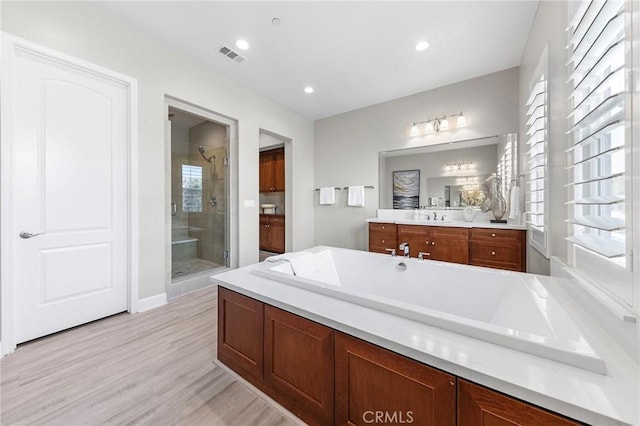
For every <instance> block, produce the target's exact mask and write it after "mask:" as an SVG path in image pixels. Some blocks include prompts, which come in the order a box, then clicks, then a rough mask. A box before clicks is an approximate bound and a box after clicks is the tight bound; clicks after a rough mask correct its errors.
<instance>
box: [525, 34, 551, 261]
mask: <svg viewBox="0 0 640 426" xmlns="http://www.w3.org/2000/svg"><path fill="white" fill-rule="evenodd" d="M547 74H548V47H545V48H544V50H543V52H542V55H541V57H540V60H539V61H538V65H537V67H536V70H535V72H534V73H533V80H532V83H531V84H530V87H531V88H530V90H529V97H528V98H527V103H526V105H525V106H526V115H525V119H526V123H525V124H526V132H525V138H526V139H525V140H526V144H527V148H526V149H527V152H526V153H525V155H526V161H527V166H528V167H527V177H526V183H525V185H526V186H525V189H526V194H527V198H526V214H527V225H528V228H529V245H531V247H533V248H535V249H536V250H538V251H539V252H540V253H542V254H543V255H544V256H545V257H549V254H548V244H547V241H548V228H549V227H548V223H547V221H548V217H549V215H548V208H549V206H548V199H549V196H548V193H549V189H548V181H547V177H548V171H547V170H548V166H547V163H548V162H547V158H548V152H549V149H548V146H547V144H548V140H549V138H548V135H549V125H548V123H549V106H548V105H549V104H548V99H549V97H548V91H547Z"/></svg>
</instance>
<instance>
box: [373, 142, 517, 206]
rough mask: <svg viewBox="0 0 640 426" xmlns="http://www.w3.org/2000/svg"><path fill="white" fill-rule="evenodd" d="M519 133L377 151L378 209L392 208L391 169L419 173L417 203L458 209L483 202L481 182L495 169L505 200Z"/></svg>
mask: <svg viewBox="0 0 640 426" xmlns="http://www.w3.org/2000/svg"><path fill="white" fill-rule="evenodd" d="M517 140H518V138H517V133H508V134H505V135H500V136H492V137H486V138H478V139H471V140H465V141H458V142H449V143H444V144H437V145H429V146H422V147H415V148H407V149H399V150H393V151H384V152H380V153H379V154H378V161H379V183H380V186H379V188H380V194H379V195H380V208H381V209H392V208H394V206H393V172H394V171H398V170H419V171H420V180H421V181H420V185H419V187H420V196H419V205H420V206H429V207H434V208H451V209H462V208H464V207H465V206H472V207H479V206H480V205H481V204H482V202H483V201H484V192H483V191H482V184H483V183H484V181H485V180H486V179H487V178H488V177H489V176H491V174H492V173H497V174H498V175H499V176H500V177H501V179H502V187H501V188H500V189H501V191H502V194H503V196H504V197H505V198H506V197H507V196H508V194H509V188H510V187H511V184H512V182H513V180H514V179H516V178H517V176H518V173H517V170H516V168H517V153H516V150H517Z"/></svg>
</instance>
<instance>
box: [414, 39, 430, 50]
mask: <svg viewBox="0 0 640 426" xmlns="http://www.w3.org/2000/svg"><path fill="white" fill-rule="evenodd" d="M427 47H429V43H428V42H426V41H424V40H422V41H419V42H418V43H417V44H416V50H417V51H418V52H422V51H423V50H425V49H426V48H427Z"/></svg>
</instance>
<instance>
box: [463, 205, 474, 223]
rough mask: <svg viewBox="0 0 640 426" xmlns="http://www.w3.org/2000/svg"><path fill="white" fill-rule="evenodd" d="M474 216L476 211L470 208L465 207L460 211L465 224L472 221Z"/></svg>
mask: <svg viewBox="0 0 640 426" xmlns="http://www.w3.org/2000/svg"><path fill="white" fill-rule="evenodd" d="M475 215H476V211H475V210H474V209H473V207H471V206H467V207H465V208H464V209H462V217H463V218H464V221H465V222H471V221H473V217H474V216H475Z"/></svg>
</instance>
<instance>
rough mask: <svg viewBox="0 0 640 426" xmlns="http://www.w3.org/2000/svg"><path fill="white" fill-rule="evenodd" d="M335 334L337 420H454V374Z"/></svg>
mask: <svg viewBox="0 0 640 426" xmlns="http://www.w3.org/2000/svg"><path fill="white" fill-rule="evenodd" d="M335 340H336V341H335V348H336V349H335V376H336V378H335V387H336V390H335V398H336V413H335V423H336V425H368V424H372V423H376V424H416V425H424V426H428V425H434V426H440V425H442V426H453V425H455V421H456V414H455V404H456V391H455V390H456V386H455V384H456V378H455V376H452V375H450V374H446V373H443V372H441V371H439V370H436V369H434V368H431V367H428V366H426V365H424V364H422V363H419V362H417V361H414V360H412V359H409V358H406V357H404V356H402V355H398V354H396V353H394V352H391V351H388V350H386V349H383V348H380V347H377V346H374V345H372V344H370V343H366V342H364V341H362V340H360V339H356V338H354V337H351V336H348V335H346V334H342V333H339V332H336V339H335ZM376 416H380V417H378V419H377V420H378V421H376Z"/></svg>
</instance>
